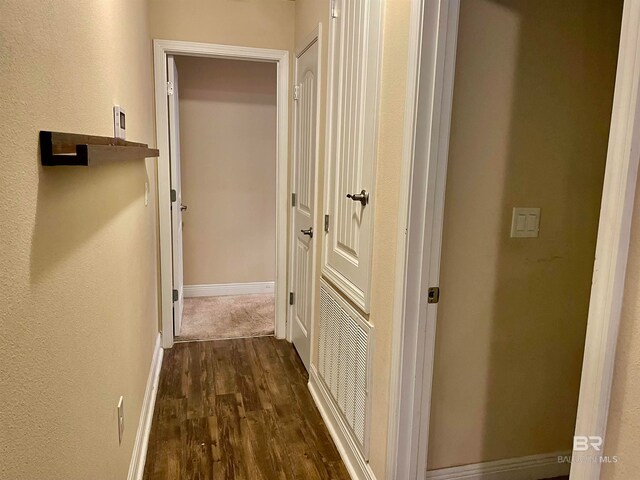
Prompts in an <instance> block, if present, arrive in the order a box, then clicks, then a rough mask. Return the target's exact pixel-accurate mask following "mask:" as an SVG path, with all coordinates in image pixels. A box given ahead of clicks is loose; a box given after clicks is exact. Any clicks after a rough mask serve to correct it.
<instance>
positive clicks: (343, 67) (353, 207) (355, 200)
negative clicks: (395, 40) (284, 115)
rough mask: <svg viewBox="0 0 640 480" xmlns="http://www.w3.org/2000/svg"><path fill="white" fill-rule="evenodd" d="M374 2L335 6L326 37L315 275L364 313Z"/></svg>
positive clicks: (375, 67)
mask: <svg viewBox="0 0 640 480" xmlns="http://www.w3.org/2000/svg"><path fill="white" fill-rule="evenodd" d="M380 16H381V0H335V2H334V6H333V8H332V20H331V27H330V33H329V75H328V82H329V83H328V87H329V98H328V111H327V116H328V144H327V166H328V176H327V195H326V203H325V208H326V213H327V214H328V215H329V217H328V230H329V231H328V233H327V238H326V242H325V251H324V261H323V274H324V275H325V276H326V277H327V278H329V279H330V280H331V281H332V283H333V284H334V285H336V287H338V288H339V289H340V290H341V291H342V292H343V293H344V294H345V295H346V296H347V297H349V298H350V299H351V301H353V302H354V303H355V304H356V305H358V306H359V307H360V308H361V309H362V310H364V311H365V312H368V311H369V284H370V270H371V265H370V264H371V243H372V234H373V205H374V203H375V198H374V191H373V190H374V181H375V179H374V173H375V155H376V149H375V140H376V125H377V106H378V105H377V104H378V76H379V56H380V30H381V27H380Z"/></svg>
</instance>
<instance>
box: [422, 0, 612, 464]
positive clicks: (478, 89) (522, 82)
mask: <svg viewBox="0 0 640 480" xmlns="http://www.w3.org/2000/svg"><path fill="white" fill-rule="evenodd" d="M621 3H622V2H620V1H616V2H609V1H607V2H604V1H601V0H588V1H585V0H566V1H563V2H557V1H555V0H539V1H536V2H531V1H529V0H465V1H464V2H462V9H461V17H460V36H459V43H458V57H457V65H456V80H455V86H454V100H453V120H452V132H451V145H450V157H449V170H448V178H447V193H446V206H445V226H444V238H443V260H442V271H441V281H440V287H441V290H442V295H441V302H440V305H439V309H438V331H437V342H436V361H435V372H434V383H433V404H432V419H431V430H430V436H431V442H430V444H429V447H430V448H429V468H430V469H436V468H443V467H448V466H453V465H463V464H467V463H475V462H482V461H489V460H495V459H500V458H509V457H518V456H524V455H531V454H537V453H545V452H553V451H559V450H569V449H570V448H571V439H572V435H573V429H574V423H575V413H576V407H577V398H578V388H579V381H580V371H581V361H582V353H583V345H584V334H585V329H586V319H587V311H588V303H589V293H590V284H591V276H592V270H593V259H594V252H595V240H596V233H597V223H598V215H599V206H600V198H601V192H602V179H603V173H604V164H605V159H606V148H607V140H608V129H609V122H610V115H611V105H612V98H613V81H614V76H615V66H616V58H617V45H618V36H619V29H620V15H621ZM514 206H523V207H541V209H542V211H541V230H540V236H539V238H536V239H511V238H509V231H510V224H511V209H512V207H514Z"/></svg>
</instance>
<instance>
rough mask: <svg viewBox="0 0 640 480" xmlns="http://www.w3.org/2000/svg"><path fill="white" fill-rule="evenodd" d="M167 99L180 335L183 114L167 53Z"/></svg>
mask: <svg viewBox="0 0 640 480" xmlns="http://www.w3.org/2000/svg"><path fill="white" fill-rule="evenodd" d="M167 79H168V81H169V85H168V88H167V93H168V95H167V101H168V102H169V161H170V162H171V190H172V193H171V195H172V198H171V200H172V202H171V234H172V243H173V289H174V298H173V300H174V302H173V328H174V335H175V336H179V335H180V330H181V327H182V310H183V308H184V275H183V271H182V268H183V267H182V212H183V210H184V209H186V207H184V206H183V205H182V188H181V187H180V115H179V111H178V70H177V68H176V62H175V59H174V57H173V55H168V56H167Z"/></svg>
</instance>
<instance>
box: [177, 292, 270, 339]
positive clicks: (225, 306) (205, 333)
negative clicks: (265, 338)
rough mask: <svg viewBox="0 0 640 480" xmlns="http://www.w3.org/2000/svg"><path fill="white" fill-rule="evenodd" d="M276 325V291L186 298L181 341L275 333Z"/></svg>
mask: <svg viewBox="0 0 640 480" xmlns="http://www.w3.org/2000/svg"><path fill="white" fill-rule="evenodd" d="M274 324H275V299H274V296H273V294H261V295H228V296H224V297H195V298H185V299H184V314H183V316H182V331H181V332H180V336H179V337H178V338H177V340H178V341H180V340H183V341H184V340H211V339H216V338H239V337H259V336H262V335H273V332H274Z"/></svg>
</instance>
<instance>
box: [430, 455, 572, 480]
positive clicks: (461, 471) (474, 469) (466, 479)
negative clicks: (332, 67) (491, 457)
mask: <svg viewBox="0 0 640 480" xmlns="http://www.w3.org/2000/svg"><path fill="white" fill-rule="evenodd" d="M570 456H571V452H570V451H568V452H556V453H545V454H542V455H529V456H526V457H518V458H508V459H506V460H496V461H493V462H484V463H474V464H471V465H463V466H461V467H450V468H443V469H440V470H431V471H429V472H427V479H428V480H532V479H538V478H553V477H560V476H563V475H568V474H569V469H570V468H571V464H570V463H569V462H566V463H563V462H560V461H558V458H559V457H562V458H564V459H565V460H566V459H568V458H570Z"/></svg>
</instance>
